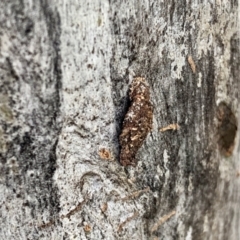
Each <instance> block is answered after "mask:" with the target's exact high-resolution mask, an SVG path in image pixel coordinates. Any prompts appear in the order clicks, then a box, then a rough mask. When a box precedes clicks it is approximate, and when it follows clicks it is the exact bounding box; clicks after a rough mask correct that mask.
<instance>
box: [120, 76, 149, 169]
mask: <svg viewBox="0 0 240 240" xmlns="http://www.w3.org/2000/svg"><path fill="white" fill-rule="evenodd" d="M129 97H130V101H131V104H130V107H129V109H128V111H127V113H126V115H125V118H124V121H123V128H122V132H121V134H120V137H119V142H120V147H121V150H120V163H121V164H122V165H123V166H127V165H132V166H134V167H136V165H137V160H136V159H135V155H136V153H137V151H138V149H139V148H140V147H141V146H142V144H143V142H144V140H145V139H146V137H147V135H148V133H149V132H150V131H151V129H152V122H153V120H152V119H153V107H152V104H151V101H150V89H149V86H148V85H147V82H146V80H145V78H142V77H136V78H134V79H133V81H132V83H131V86H130V92H129Z"/></svg>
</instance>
